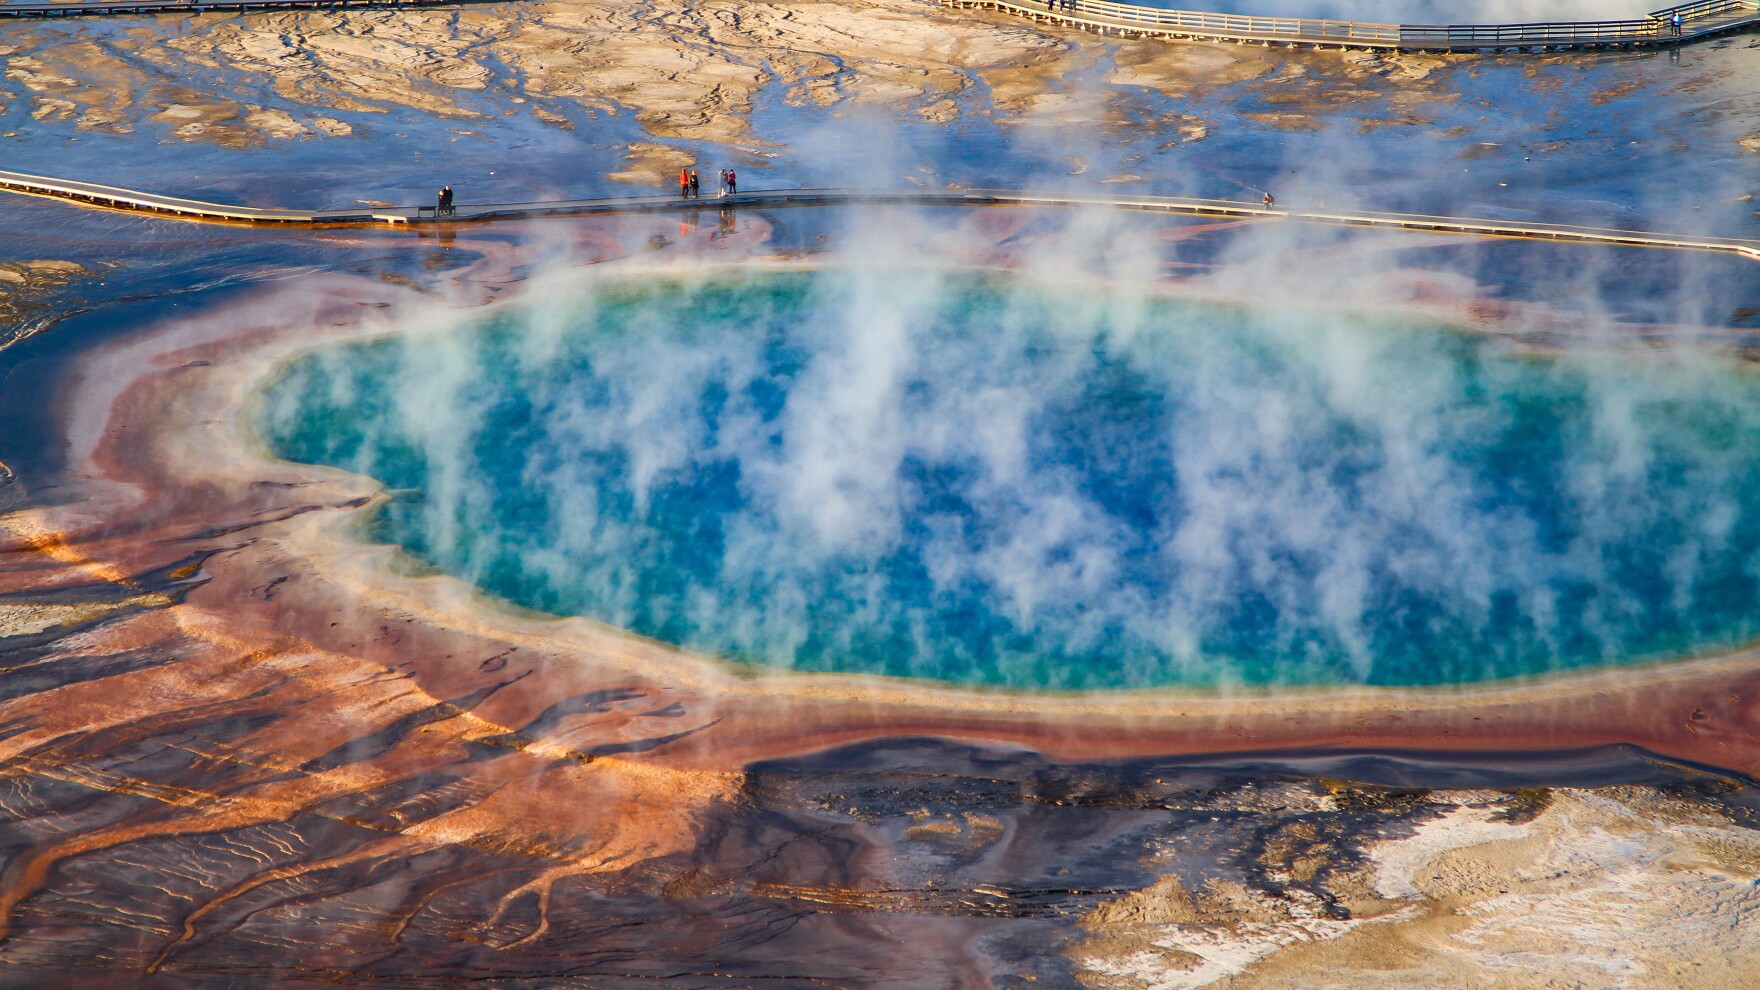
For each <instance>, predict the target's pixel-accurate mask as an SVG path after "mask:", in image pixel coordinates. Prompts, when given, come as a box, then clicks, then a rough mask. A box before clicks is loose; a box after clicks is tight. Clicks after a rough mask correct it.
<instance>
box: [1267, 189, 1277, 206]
mask: <svg viewBox="0 0 1760 990" xmlns="http://www.w3.org/2000/svg"><path fill="white" fill-rule="evenodd" d="M1276 205H1277V197H1276V196H1273V195H1271V194H1270V193H1266V194H1265V208H1266V209H1267V210H1269V209H1271V208H1272V207H1273V206H1276Z"/></svg>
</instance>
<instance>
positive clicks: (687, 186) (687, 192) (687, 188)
mask: <svg viewBox="0 0 1760 990" xmlns="http://www.w3.org/2000/svg"><path fill="white" fill-rule="evenodd" d="M678 198H679V199H690V198H691V173H690V170H689V169H684V168H681V169H679V170H678Z"/></svg>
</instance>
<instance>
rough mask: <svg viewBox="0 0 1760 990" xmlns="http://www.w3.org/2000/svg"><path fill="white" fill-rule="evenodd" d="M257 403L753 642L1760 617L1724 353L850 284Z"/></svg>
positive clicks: (1575, 643) (1092, 680)
mask: <svg viewBox="0 0 1760 990" xmlns="http://www.w3.org/2000/svg"><path fill="white" fill-rule="evenodd" d="M258 421H259V424H260V427H261V429H262V432H263V434H264V436H265V437H266V438H267V441H268V442H269V444H270V445H271V447H272V449H273V450H274V451H275V452H277V453H278V454H279V455H280V456H283V457H285V458H288V459H291V460H295V461H302V462H311V463H318V464H326V465H334V466H339V467H343V468H347V469H351V470H354V471H357V472H360V473H362V474H365V475H369V476H372V477H374V478H377V479H379V480H380V481H382V482H383V483H384V485H385V486H386V487H387V488H388V489H389V490H390V492H391V493H392V496H393V497H392V499H391V501H390V503H389V506H388V507H387V508H386V509H384V511H383V512H382V513H380V514H379V515H378V516H377V517H376V519H375V521H374V523H373V530H374V533H375V535H376V536H377V537H378V538H380V539H383V540H386V541H389V542H392V543H395V544H398V545H400V546H402V547H405V548H407V550H408V551H409V552H410V553H411V554H414V555H415V556H417V557H419V558H421V559H423V560H425V561H427V562H429V563H431V564H432V565H434V566H436V567H438V568H441V569H443V570H445V571H448V572H451V573H454V574H457V575H459V576H461V577H464V578H466V579H468V580H470V581H472V582H475V583H476V584H477V585H479V586H480V587H482V588H483V589H485V590H486V591H488V592H490V593H492V594H493V595H497V596H501V597H504V598H506V599H508V600H511V601H513V602H516V603H518V604H520V605H523V606H528V607H531V608H535V609H541V610H545V611H549V612H553V613H558V614H565V615H582V616H588V617H591V618H594V619H598V620H602V621H604V622H607V623H611V624H614V625H616V626H619V627H623V628H626V629H629V630H633V631H635V632H637V633H640V634H643V635H647V636H652V637H657V638H659V639H662V640H667V641H670V642H673V643H677V644H681V645H683V646H686V647H689V648H691V649H694V650H700V651H705V652H708V653H711V654H716V655H719V656H722V657H725V658H728V659H729V660H732V661H735V662H739V663H744V664H753V665H762V666H768V667H776V668H792V669H798V670H814V671H829V670H835V671H859V672H870V673H878V674H887V675H898V676H910V677H919V678H931V679H937V680H942V681H951V682H956V683H960V684H971V685H1000V686H1007V687H1010V688H1019V689H1044V690H1087V689H1123V688H1151V687H1162V686H1169V685H1186V686H1230V685H1267V684H1272V685H1322V684H1325V685H1336V684H1382V685H1393V684H1402V685H1434V684H1450V683H1463V682H1475V681H1482V680H1486V679H1494V678H1502V677H1508V676H1515V675H1526V674H1537V673H1545V672H1551V671H1557V670H1563V669H1569V668H1577V667H1583V666H1589V665H1603V664H1615V663H1629V662H1638V661H1648V660H1659V659H1668V658H1673V657H1679V656H1684V655H1688V654H1693V653H1700V652H1705V651H1711V650H1717V649H1724V648H1729V647H1731V646H1734V645H1737V644H1740V643H1742V642H1744V641H1746V640H1749V639H1751V638H1753V637H1754V635H1755V629H1756V626H1755V623H1756V618H1757V616H1760V605H1757V599H1756V592H1757V590H1760V586H1757V573H1760V546H1757V543H1760V477H1757V476H1756V468H1757V466H1760V379H1756V377H1755V376H1754V375H1753V374H1752V373H1750V372H1749V371H1747V370H1745V369H1744V368H1743V367H1742V366H1741V365H1739V364H1738V363H1737V362H1735V361H1733V360H1731V359H1728V358H1726V357H1724V356H1720V355H1717V354H1707V353H1703V352H1699V351H1694V350H1689V349H1668V348H1664V349H1661V350H1646V351H1642V352H1636V351H1622V350H1620V349H1617V348H1601V349H1595V350H1590V349H1583V350H1580V351H1577V350H1572V351H1566V352H1564V353H1556V354H1535V353H1531V352H1524V351H1522V350H1519V349H1516V348H1514V347H1512V346H1510V345H1509V344H1508V343H1506V342H1503V341H1500V340H1497V339H1494V338H1490V337H1485V336H1479V335H1475V334H1472V333H1468V332H1464V331H1460V330H1456V329H1451V328H1448V327H1444V326H1438V325H1434V324H1426V323H1422V322H1420V321H1414V320H1399V319H1392V318H1371V317H1367V316H1365V315H1363V314H1362V313H1358V312H1344V311H1340V312H1327V311H1321V310H1315V309H1307V310H1304V311H1299V312H1298V311H1292V310H1287V309H1276V308H1264V309H1258V308H1244V307H1236V306H1225V305H1215V304H1205V303H1196V302H1189V301H1180V300H1177V299H1173V298H1165V297H1159V296H1155V295H1152V294H1143V293H1135V292H1131V291H1128V290H1123V289H1119V290H1112V291H1095V290H1093V289H1092V288H1084V289H1080V290H1077V289H1073V288H1067V289H1066V288H1060V287H1058V286H1056V285H1047V284H1042V283H1039V282H1030V281H1029V280H1026V279H1021V278H1015V277H1010V276H979V275H970V274H957V273H956V274H948V273H935V272H928V271H920V270H914V271H893V270H884V269H848V268H827V269H820V270H814V271H806V272H793V273H780V274H777V273H772V274H763V275H752V276H745V277H739V278H734V277H725V278H709V279H701V280H650V281H639V282H606V281H596V282H583V283H581V284H579V285H577V286H575V287H574V288H573V289H572V290H570V291H568V292H566V293H561V294H559V295H558V296H556V297H554V298H551V299H549V300H548V301H545V302H536V303H532V304H530V305H525V306H522V307H520V308H513V309H505V310H502V311H500V312H498V313H497V314H496V315H495V316H493V317H492V318H490V319H487V320H484V321H480V322H476V323H472V324H469V325H463V326H459V327H456V328H452V329H448V330H433V329H424V330H419V331H416V332H411V333H408V334H401V335H397V336H392V337H387V338H384V339H378V340H373V341H370V342H364V343H351V344H346V345H336V346H331V347H328V348H325V349H321V350H318V351H316V352H313V353H311V354H308V355H306V356H304V357H301V358H299V359H298V360H296V361H294V362H293V363H292V364H291V365H290V366H289V367H287V368H286V370H285V373H284V374H282V375H281V376H280V377H279V378H278V379H277V380H276V381H275V382H274V383H273V384H272V385H271V386H270V387H269V388H268V389H267V390H266V391H265V393H264V394H263V396H262V402H261V410H260V415H259V417H258Z"/></svg>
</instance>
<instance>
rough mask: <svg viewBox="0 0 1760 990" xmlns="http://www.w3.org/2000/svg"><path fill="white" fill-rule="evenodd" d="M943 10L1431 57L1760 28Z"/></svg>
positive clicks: (1741, 5)
mask: <svg viewBox="0 0 1760 990" xmlns="http://www.w3.org/2000/svg"><path fill="white" fill-rule="evenodd" d="M941 3H942V4H943V5H944V6H948V7H957V8H964V9H977V10H997V11H1002V12H1003V13H1008V14H1015V15H1018V16H1021V17H1026V18H1029V19H1031V20H1034V21H1039V22H1043V23H1051V24H1060V25H1064V26H1067V27H1073V28H1079V29H1081V30H1084V31H1093V32H1095V33H1097V34H1110V35H1118V36H1121V37H1135V38H1176V39H1184V40H1193V41H1232V42H1238V43H1242V44H1266V45H1270V44H1281V45H1306V46H1317V47H1326V46H1336V47H1340V48H1381V49H1391V50H1395V51H1426V52H1484V51H1494V52H1495V51H1536V50H1537V51H1562V50H1568V49H1600V48H1641V47H1654V46H1658V45H1671V44H1679V43H1682V42H1688V41H1698V40H1702V39H1705V38H1711V37H1715V36H1717V35H1722V34H1728V33H1730V32H1733V31H1744V30H1750V29H1752V28H1755V27H1760V0H1694V2H1691V3H1684V4H1679V5H1677V6H1674V7H1666V8H1664V9H1662V10H1657V11H1652V12H1651V13H1649V14H1646V15H1645V16H1643V17H1640V18H1634V19H1631V20H1622V21H1552V22H1544V23H1533V24H1382V23H1372V22H1364V21H1337V20H1324V19H1320V18H1308V17H1261V16H1256V15H1251V14H1217V13H1211V12H1208V11H1199V10H1162V9H1159V8H1156V7H1139V6H1136V5H1134V4H1125V3H1110V2H1107V0H941ZM1676 14H1679V15H1680V18H1681V28H1680V33H1679V34H1676V33H1675V31H1674V27H1673V18H1674V16H1675V15H1676Z"/></svg>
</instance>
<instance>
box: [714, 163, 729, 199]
mask: <svg viewBox="0 0 1760 990" xmlns="http://www.w3.org/2000/svg"><path fill="white" fill-rule="evenodd" d="M726 195H727V169H722V170H721V191H720V192H719V193H717V194H716V196H717V197H721V196H726Z"/></svg>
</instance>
